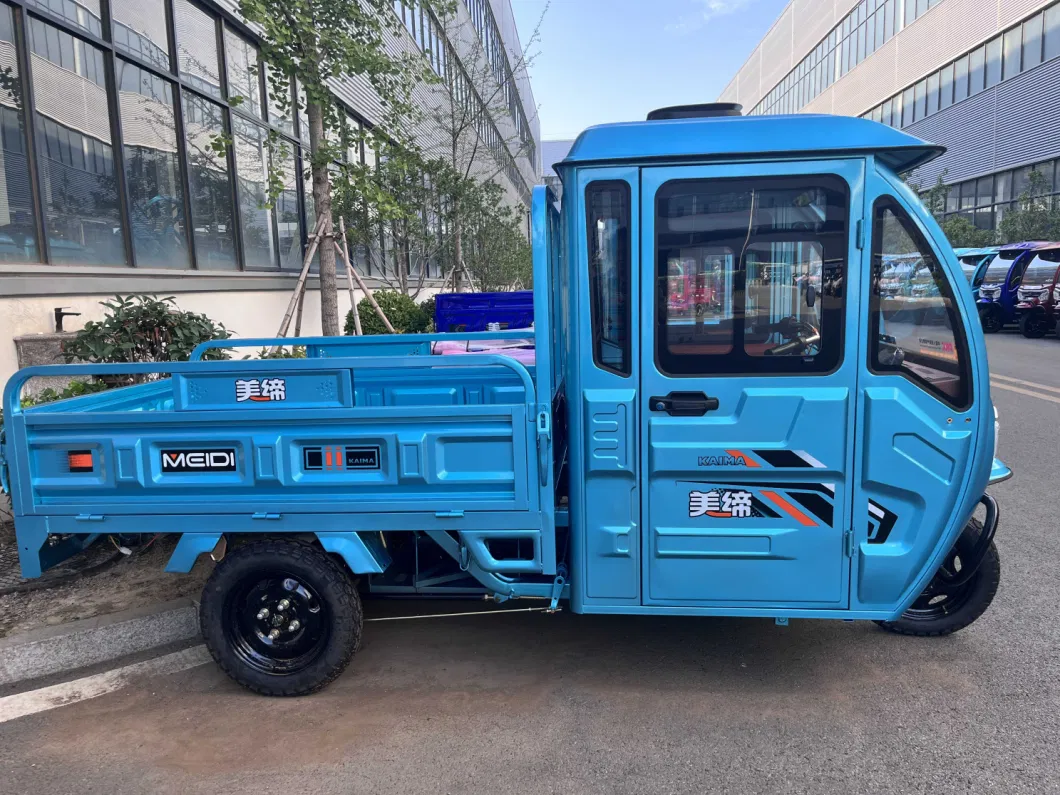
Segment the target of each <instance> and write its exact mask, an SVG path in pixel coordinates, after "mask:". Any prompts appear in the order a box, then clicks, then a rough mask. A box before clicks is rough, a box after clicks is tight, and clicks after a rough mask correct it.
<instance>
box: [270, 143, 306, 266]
mask: <svg viewBox="0 0 1060 795" xmlns="http://www.w3.org/2000/svg"><path fill="white" fill-rule="evenodd" d="M272 157H273V164H274V167H275V170H276V171H277V172H278V173H279V175H280V180H281V182H283V190H282V191H281V192H280V195H279V196H277V197H276V228H277V231H278V232H279V236H280V240H279V243H280V267H281V268H283V269H284V270H294V271H297V270H301V268H302V215H301V213H300V212H299V211H298V169H297V168H296V167H295V149H294V147H292V146H290V145H288V144H283V145H280V146H277V147H276V148H275V149H274V150H273V153H272Z"/></svg>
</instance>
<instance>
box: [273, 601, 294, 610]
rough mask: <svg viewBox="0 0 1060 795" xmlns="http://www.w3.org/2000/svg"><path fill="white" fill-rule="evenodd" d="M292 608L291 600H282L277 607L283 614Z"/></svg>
mask: <svg viewBox="0 0 1060 795" xmlns="http://www.w3.org/2000/svg"><path fill="white" fill-rule="evenodd" d="M290 606H291V600H290V599H281V600H280V601H279V603H278V604H277V605H276V609H277V610H279V611H280V612H281V613H282V612H283V611H284V610H286V609H287V608H288V607H290Z"/></svg>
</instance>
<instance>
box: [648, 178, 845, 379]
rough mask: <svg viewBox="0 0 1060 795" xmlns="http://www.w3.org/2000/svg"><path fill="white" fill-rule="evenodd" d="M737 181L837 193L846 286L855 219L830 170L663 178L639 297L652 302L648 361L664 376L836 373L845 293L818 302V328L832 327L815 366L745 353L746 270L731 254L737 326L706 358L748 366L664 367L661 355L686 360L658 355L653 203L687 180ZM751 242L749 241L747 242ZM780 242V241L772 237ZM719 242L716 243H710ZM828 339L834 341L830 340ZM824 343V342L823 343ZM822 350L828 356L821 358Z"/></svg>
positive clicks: (786, 233)
mask: <svg viewBox="0 0 1060 795" xmlns="http://www.w3.org/2000/svg"><path fill="white" fill-rule="evenodd" d="M739 183H744V184H747V183H753V184H754V186H755V189H757V190H769V189H774V190H779V189H784V188H787V187H790V186H791V185H792V183H801V184H802V187H804V188H811V187H816V188H823V189H825V190H832V191H835V192H837V193H839V194H841V200H842V204H841V209H842V210H843V219H842V221H843V227H842V229H843V234H842V240H843V246H844V249H843V252H844V253H843V263H842V266H841V268H842V270H841V272H840V273H841V276H840V278H841V283H842V284H843V285H846V284H847V282H848V279H847V277H848V275H849V273H850V263H851V259H852V254H851V243H850V233H851V229H852V224H853V223H855V222H856V220H857V219H856V218H854V217H853V215H852V214H853V208H852V206H851V197H852V194H853V189H852V187H851V185H850V184H849V183H848V182H847V180H846V179H845V178H844V177H843V176H841V175H840V174H835V173H827V172H824V173H812V174H791V175H776V176H762V175H758V176H739V177H720V178H719V177H680V178H677V179H672V180H668V181H667V182H664V183H663V184H662V185H660V186H659V187H658V188H657V189H656V190H655V195H654V196H653V197H652V209H651V212H652V230H653V232H652V263H651V268H652V283H653V288H652V295H651V296H648V297H642V300H650V301H651V302H652V307H653V309H652V315H653V320H652V338H653V339H652V357H653V360H654V364H655V368H656V369H657V370H658V372H659V373H660V374H661V375H663V376H665V377H667V378H731V377H734V376H745V377H766V378H775V377H794V378H800V377H802V378H807V377H821V376H828V375H833V374H834V373H836V372H837V371H839V370H840V369H841V368H842V367H843V364H844V362H845V361H846V341H847V340H846V323H847V313H848V311H849V310H848V307H849V306H850V302H849V301H848V300H847V292H846V290H845V289H844V291H843V293H842V294H841V295H840V296H839V305H838V306H837V307H832V308H829V309H828V310H825V309H824V307H823V304H822V305H821V309H820V313H821V326H822V332H824V330H825V329H831V328H833V327H834V328H835V329H836V331H835V334H834V335H833V336H825V334H824V333H822V345H821V350H820V353H819V354H818V355H817V356H815V357H814V362H813V363H812V364H816V363H817V362H818V361H819V362H822V363H823V365H822V366H820V367H813V366H812V364H811V366H809V367H807V366H806V365H805V363H804V360H803V357H799V356H777V357H768V356H751V355H748V354H747V353H746V350H745V347H744V346H745V344H746V337H747V328H746V325H745V322H744V318H745V313H746V310H747V293H746V287H747V274H746V268H745V267H736V266H740V265H741V262H740V260H741V257H739V256H734V270H733V282H732V283H733V288H732V290H733V321H736V320H737V318H739V320H740V322H739V323H738V324H737V323H736V322H734V323H733V326H732V338H731V342H732V345H731V348H730V350H729V352H728V353H725V354H718V355H716V356H712V357H710V359H709V361H711V362H714V363H720V362H723V361H725V360H726V359H732V358H733V357H734V355H737V354H738V358H739V360H740V362H742V363H749V364H750V365H751V366H749V367H747V368H744V369H739V368H735V367H732V368H727V367H715V368H712V369H711V371H710V372H704V371H703V370H704V368H702V367H700V368H699V369H698V370H695V371H683V370H682V369H681V368H673V367H668V366H666V360H667V359H671V360H672V359H675V358H676V360H677V361H680V360H681V359H692V358H693V357H691V356H689V355H680V354H679V355H677V356H676V357H675V356H673V355H667V356H663V355H661V354H662V353H663V352H664V350H665V349H666V347H667V342H666V339H665V337H664V335H663V334H662V333H660V332H661V331H662V329H663V328H665V326H666V321H667V319H668V314H667V311H666V307H667V303H666V302H667V295H668V293H667V290H666V289H665V287H664V285H665V284H666V279H665V278H660V277H665V276H666V273H665V268H664V263H663V262H662V261H661V258H660V256H659V252H660V241H659V229H660V224H659V219H660V217H661V216H660V214H659V202H660V199H661V198H665V197H667V196H668V193H670V192H672V191H674V190H677V189H680V187H681V186H682V185H689V184H706V185H711V186H719V185H726V184H739ZM778 234H779V235H782V236H783V237H786V238H791V240H789V241H786V242H809V243H815V242H817V243H820V242H821V239H822V237H823V235H821V236H818V237H817V238H809V234H810V233H807V232H806V231H805V230H798V229H791V230H778ZM799 234H803V235H806V236H807V238H809V239H806V238H804V239H802V240H796V238H797V236H798V235H799ZM754 242H758V241H754V240H753V239H752V244H753V243H754ZM777 242H783V241H777ZM715 245H720V243H718V244H715ZM750 248H751V245H748V246H747V247H746V249H745V252H744V253H745V254H746V250H749V249H750ZM829 248H830V247H829V246H826V245H824V244H823V243H822V244H821V259H822V280H823V269H824V263H825V262H827V261H828V259H827V256H826V254H827V252H828V251H829ZM824 298H825V296H824V291H823V290H822V291H821V292H820V293H819V294H818V299H817V300H818V301H819V302H822V301H823V300H824ZM826 311H827V312H828V313H829V314H828V315H827V318H828V319H827V320H826V319H825V314H824V313H825V312H826ZM833 341H834V342H833ZM825 342H827V343H828V345H827V346H826V345H825V344H824V343H825ZM826 353H827V354H828V355H829V356H830V357H831V358H826Z"/></svg>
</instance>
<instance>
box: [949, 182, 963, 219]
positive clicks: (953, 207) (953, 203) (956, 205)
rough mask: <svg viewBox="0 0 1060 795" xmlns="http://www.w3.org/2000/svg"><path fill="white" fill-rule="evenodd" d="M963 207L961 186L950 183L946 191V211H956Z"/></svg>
mask: <svg viewBox="0 0 1060 795" xmlns="http://www.w3.org/2000/svg"><path fill="white" fill-rule="evenodd" d="M959 209H961V186H960V185H950V188H949V190H948V191H946V212H948V213H955V212H957V211H958V210H959Z"/></svg>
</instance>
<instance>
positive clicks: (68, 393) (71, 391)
mask: <svg viewBox="0 0 1060 795" xmlns="http://www.w3.org/2000/svg"><path fill="white" fill-rule="evenodd" d="M106 388H107V385H106V384H104V383H103V382H102V381H71V382H70V383H69V384H67V385H66V386H65V387H63V388H62V389H60V390H55V389H52V388H51V387H48V388H47V389H42V390H41V391H40V392H38V393H37V394H36V395H27V396H26V397H24V398H22V401H21V402H22V407H23V408H27V407H29V406H40V405H43V404H45V403H54V402H55V401H56V400H66V399H67V398H73V397H81V396H82V395H91V394H94V393H96V392H102V391H104V390H105V389H106Z"/></svg>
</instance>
